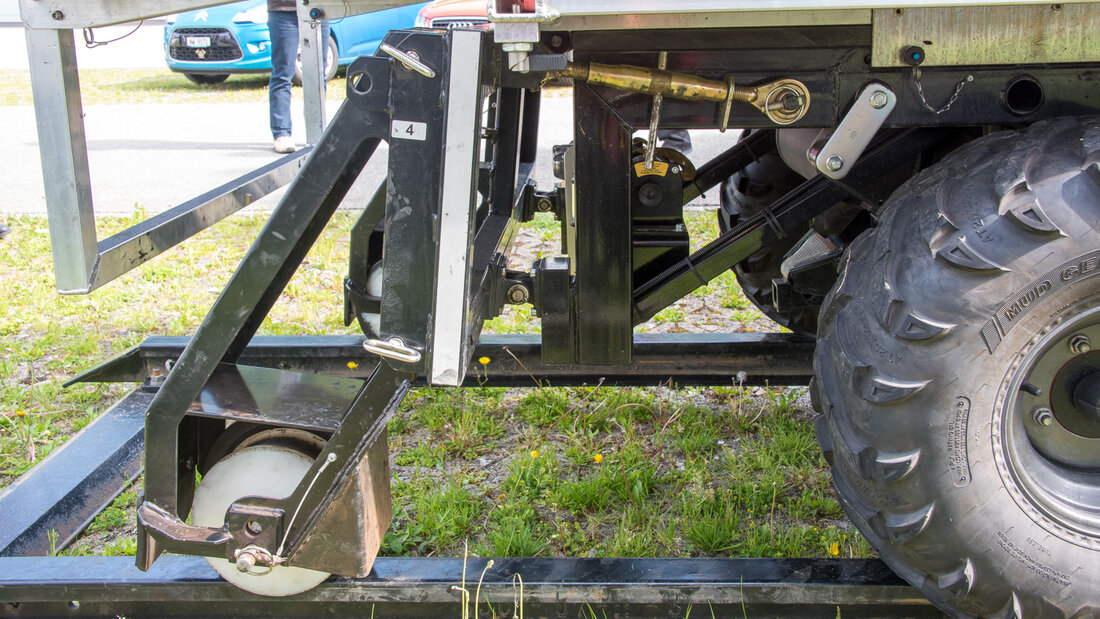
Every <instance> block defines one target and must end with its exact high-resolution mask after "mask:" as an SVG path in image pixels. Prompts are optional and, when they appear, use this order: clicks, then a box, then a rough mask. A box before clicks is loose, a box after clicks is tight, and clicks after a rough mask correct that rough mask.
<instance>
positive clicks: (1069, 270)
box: [982, 250, 1100, 354]
mask: <svg viewBox="0 0 1100 619" xmlns="http://www.w3.org/2000/svg"><path fill="white" fill-rule="evenodd" d="M1096 274H1100V250H1098V251H1094V252H1091V253H1088V254H1085V255H1083V256H1080V257H1078V258H1074V259H1073V260H1070V261H1068V262H1065V263H1063V264H1062V265H1061V266H1058V267H1055V268H1053V269H1051V270H1050V271H1047V273H1045V274H1044V275H1043V276H1042V277H1040V278H1038V279H1036V280H1035V281H1033V282H1031V283H1030V284H1028V285H1027V286H1025V287H1024V288H1023V289H1022V290H1021V291H1020V292H1017V293H1016V294H1015V295H1013V296H1012V298H1010V299H1009V300H1008V302H1006V303H1005V304H1004V305H1002V306H1001V307H1000V308H999V309H998V310H997V311H996V312H994V314H993V318H991V319H990V320H989V321H988V322H986V323H985V326H984V327H982V339H983V340H985V346H986V348H988V349H989V352H990V354H992V353H993V351H995V350H997V346H999V345H1000V344H1001V340H1002V339H1004V337H1005V336H1006V335H1007V334H1008V332H1009V331H1011V330H1012V328H1013V327H1015V326H1016V325H1017V324H1018V323H1019V322H1020V321H1021V320H1023V318H1024V316H1026V315H1027V313H1028V312H1029V311H1030V310H1031V308H1032V307H1034V306H1035V302H1036V301H1038V300H1039V299H1042V298H1044V297H1049V296H1051V295H1053V294H1055V293H1057V292H1059V291H1061V290H1062V289H1064V288H1066V287H1068V286H1070V285H1072V284H1074V283H1076V282H1078V281H1080V280H1082V279H1085V278H1088V277H1092V276H1093V275H1096Z"/></svg>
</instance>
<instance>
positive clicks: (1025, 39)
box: [872, 2, 1100, 67]
mask: <svg viewBox="0 0 1100 619" xmlns="http://www.w3.org/2000/svg"><path fill="white" fill-rule="evenodd" d="M873 14H874V15H873V20H874V38H873V50H872V63H873V64H874V66H876V67H899V66H904V65H905V63H904V62H903V60H902V58H901V55H902V54H901V53H902V51H904V50H905V49H907V48H909V47H910V46H917V47H920V48H922V49H923V50H924V54H925V60H924V62H923V64H922V65H921V66H960V65H1004V64H1043V63H1065V62H1098V61H1100V3H1095V2H1088V3H1076V4H1040V5H1027V6H958V7H930V8H899V9H893V8H891V9H875V10H874V11H873Z"/></svg>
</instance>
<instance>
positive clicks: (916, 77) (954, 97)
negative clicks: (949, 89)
mask: <svg viewBox="0 0 1100 619" xmlns="http://www.w3.org/2000/svg"><path fill="white" fill-rule="evenodd" d="M973 81H974V76H973V75H967V76H966V77H965V78H964V79H962V80H959V83H958V84H955V92H953V93H951V98H950V99H948V101H947V103H945V104H943V107H941V108H940V109H938V110H937V109H936V108H934V107H932V106H931V105H928V99H925V98H924V87H923V86H921V83H920V67H913V84H914V85H915V86H916V87H917V94H918V95H920V103H921V105H923V106H924V108H925V109H927V110H928V111H929V112H932V113H933V114H943V113H944V112H946V111H947V110H949V109H951V106H952V105H954V104H955V102H956V101H958V100H959V93H960V92H962V89H963V86H966V85H967V84H968V83H970V82H973Z"/></svg>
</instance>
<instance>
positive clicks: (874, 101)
mask: <svg viewBox="0 0 1100 619" xmlns="http://www.w3.org/2000/svg"><path fill="white" fill-rule="evenodd" d="M889 102H890V96H889V95H887V94H886V93H885V92H884V91H882V90H876V91H875V92H873V93H871V107H873V108H875V109H876V110H881V109H882V108H884V107H886V104H887V103H889Z"/></svg>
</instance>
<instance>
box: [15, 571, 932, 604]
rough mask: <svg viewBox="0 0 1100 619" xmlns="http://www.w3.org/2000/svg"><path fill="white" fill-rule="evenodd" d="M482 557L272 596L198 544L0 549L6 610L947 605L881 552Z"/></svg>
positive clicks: (374, 573) (376, 573) (379, 573)
mask: <svg viewBox="0 0 1100 619" xmlns="http://www.w3.org/2000/svg"><path fill="white" fill-rule="evenodd" d="M486 561H487V560H486V559H480V558H471V559H469V560H468V561H463V559H461V558H429V559H402V558H380V559H378V560H377V561H376V562H375V564H374V569H373V571H372V572H371V574H370V575H369V576H368V577H366V578H363V579H357V580H355V579H346V578H333V579H330V580H328V581H327V582H325V583H323V584H322V585H321V586H319V587H317V588H316V589H314V590H312V591H308V592H306V593H303V594H300V595H296V596H292V597H288V598H264V597H258V596H255V595H252V594H250V593H246V592H244V591H241V590H239V589H236V588H234V587H233V586H232V585H230V584H228V583H226V582H225V581H223V580H221V579H220V578H219V577H218V576H217V574H215V573H214V571H213V570H212V569H211V568H210V567H209V566H208V565H207V564H206V562H205V561H204V560H202V559H200V558H196V557H165V558H163V559H161V560H160V561H159V562H157V563H156V564H155V565H154V566H153V567H152V568H151V569H150V570H149V571H148V572H144V573H143V572H139V571H138V570H137V569H136V568H134V566H133V565H132V564H131V562H130V561H129V560H128V559H126V558H124V557H35V558H12V559H0V600H3V602H4V603H3V605H2V606H0V615H4V616H61V615H65V616H109V617H118V616H125V617H141V616H150V615H155V616H180V615H187V616H234V617H243V616H260V615H265V616H267V615H277V616H281V617H315V616H321V615H330V614H331V615H341V614H342V615H356V616H360V617H367V616H373V617H442V616H448V617H458V616H460V615H462V616H464V614H463V613H462V597H463V592H462V589H465V590H467V591H468V592H469V598H468V599H469V603H468V606H467V608H470V609H472V608H473V607H474V598H475V597H476V598H477V602H478V604H477V610H476V611H475V612H473V613H471V616H490V610H489V606H490V605H492V608H493V611H494V613H493V615H492V616H505V617H511V616H513V614H515V615H518V616H528V617H605V616H606V617H638V618H641V617H677V618H681V619H682V618H683V617H689V616H692V617H695V616H697V617H712V616H717V617H732V616H736V617H828V618H830V619H832V618H833V617H837V616H841V617H844V618H845V619H849V618H857V617H898V616H904V617H942V614H940V613H939V612H938V611H937V610H936V609H935V608H934V607H933V606H932V605H931V604H930V603H929V602H928V601H927V600H926V599H925V598H924V596H923V595H921V593H920V592H919V591H917V590H916V589H914V588H912V587H911V586H909V585H908V584H906V583H905V582H904V581H902V580H901V579H900V578H898V577H897V576H895V575H894V574H893V573H892V572H891V571H890V570H889V568H887V567H886V566H885V565H884V564H882V563H881V562H879V561H876V560H866V559H831V560H822V559H494V560H493V565H492V567H490V568H489V569H488V570H485V567H486ZM483 570H484V576H483V577H482V573H483ZM521 580H522V585H521ZM479 585H480V586H479ZM519 604H522V607H523V611H522V614H520V612H519V609H518V608H517V605H519Z"/></svg>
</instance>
